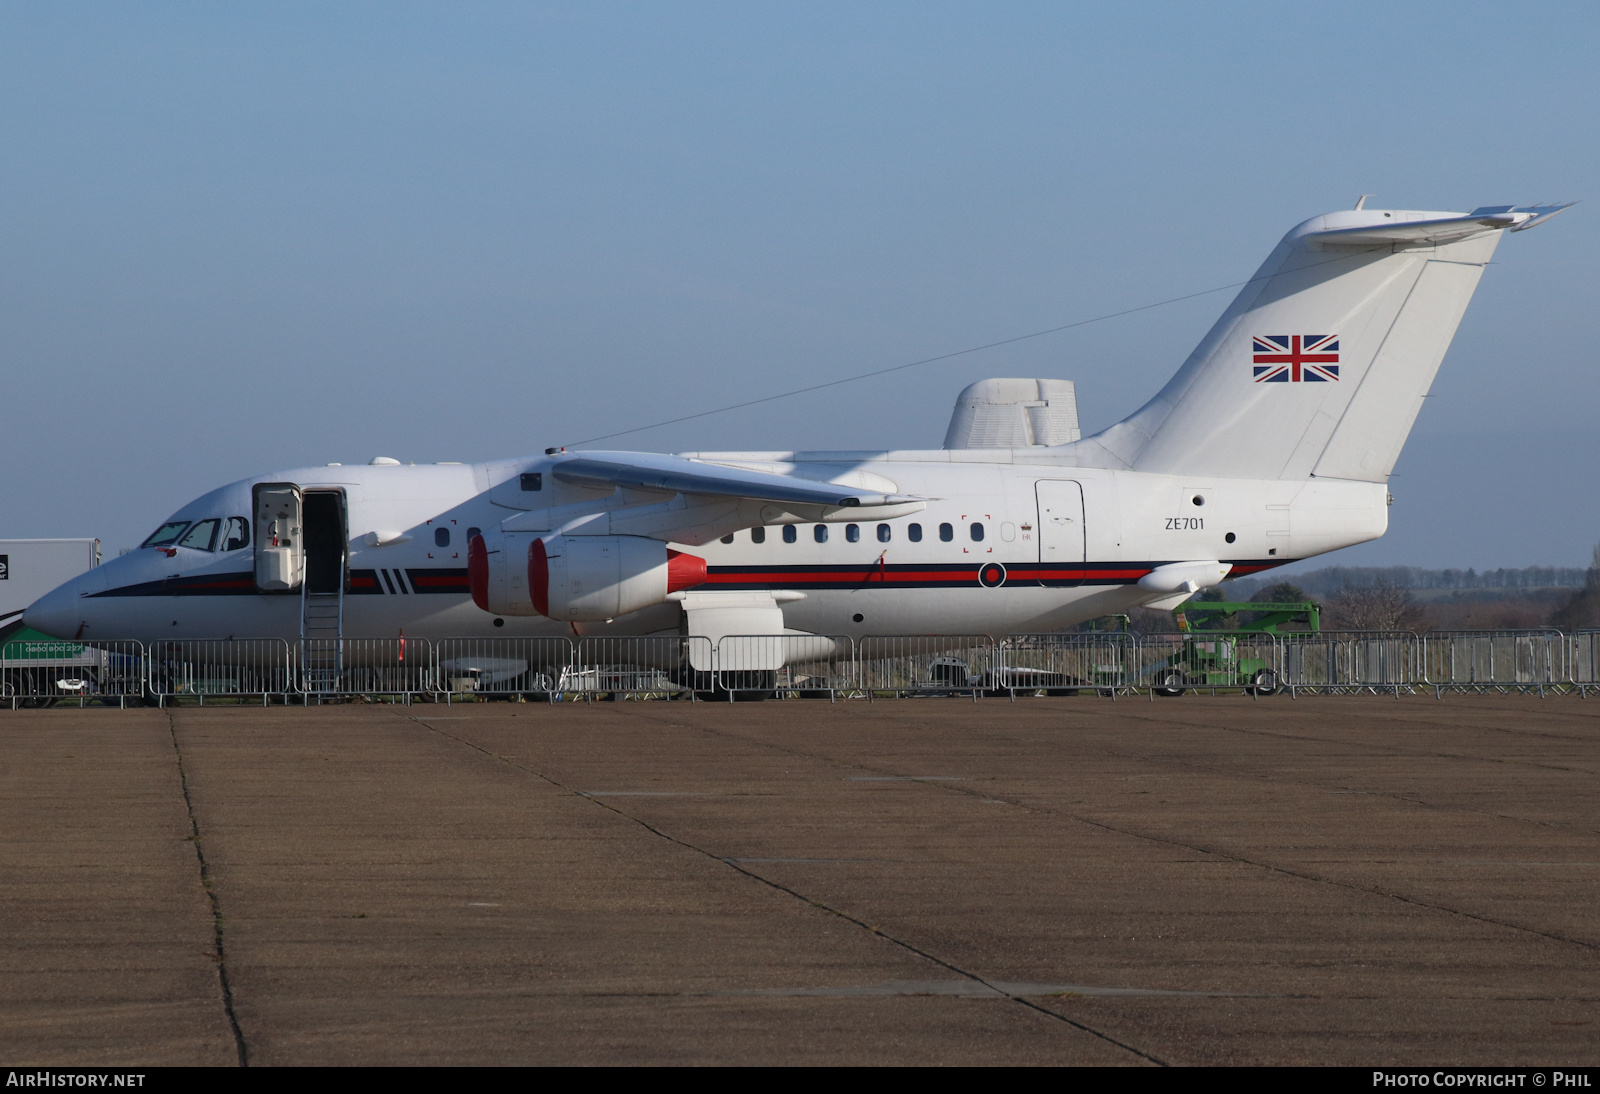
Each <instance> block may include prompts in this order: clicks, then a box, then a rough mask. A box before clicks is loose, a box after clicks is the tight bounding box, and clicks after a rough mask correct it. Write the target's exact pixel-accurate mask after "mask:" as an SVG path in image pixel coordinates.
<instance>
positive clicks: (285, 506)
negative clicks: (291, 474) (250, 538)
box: [253, 482, 306, 593]
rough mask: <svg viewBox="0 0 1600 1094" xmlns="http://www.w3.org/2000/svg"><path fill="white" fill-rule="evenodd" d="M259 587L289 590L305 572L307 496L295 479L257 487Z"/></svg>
mask: <svg viewBox="0 0 1600 1094" xmlns="http://www.w3.org/2000/svg"><path fill="white" fill-rule="evenodd" d="M254 493H255V513H254V517H253V519H254V521H255V544H256V591H257V592H262V593H288V592H293V591H294V590H296V589H298V588H299V587H300V583H301V581H302V580H303V579H304V576H305V557H306V551H305V539H304V536H303V535H302V529H303V527H304V524H305V499H304V498H303V497H302V496H301V493H300V488H299V487H298V486H296V485H294V483H292V482H263V483H257V484H256V488H255V491H254Z"/></svg>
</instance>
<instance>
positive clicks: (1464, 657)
mask: <svg viewBox="0 0 1600 1094" xmlns="http://www.w3.org/2000/svg"><path fill="white" fill-rule="evenodd" d="M1573 637H1574V638H1576V637H1577V636H1576V635H1574V636H1573ZM1422 646H1423V668H1424V672H1423V677H1422V681H1423V682H1424V683H1425V684H1427V685H1428V686H1429V687H1432V688H1433V689H1434V691H1435V693H1436V694H1443V693H1444V692H1446V691H1539V692H1541V693H1542V692H1543V691H1544V690H1545V689H1547V688H1553V687H1561V686H1563V685H1565V684H1567V683H1569V682H1571V683H1576V682H1577V681H1576V678H1575V676H1574V675H1573V673H1572V672H1571V671H1569V661H1568V646H1567V636H1566V635H1564V634H1562V633H1561V632H1560V631H1557V630H1536V631H1535V630H1529V631H1442V632H1441V631H1430V632H1429V633H1428V634H1426V635H1424V636H1423V639H1422ZM1574 660H1575V659H1574Z"/></svg>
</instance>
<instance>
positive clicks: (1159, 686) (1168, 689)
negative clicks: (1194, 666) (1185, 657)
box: [1152, 669, 1189, 699]
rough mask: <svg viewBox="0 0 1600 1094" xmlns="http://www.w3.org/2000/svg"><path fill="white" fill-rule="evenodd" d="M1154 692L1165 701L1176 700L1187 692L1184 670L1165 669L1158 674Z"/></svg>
mask: <svg viewBox="0 0 1600 1094" xmlns="http://www.w3.org/2000/svg"><path fill="white" fill-rule="evenodd" d="M1152 690H1153V691H1154V692H1155V693H1156V694H1157V695H1159V696H1161V697H1162V698H1163V699H1176V698H1177V697H1178V696H1180V695H1182V694H1183V693H1184V692H1185V691H1187V690H1189V689H1188V688H1187V687H1185V686H1184V680H1183V670H1182V669H1163V670H1162V671H1160V672H1158V673H1157V674H1156V682H1155V685H1154V687H1153V688H1152Z"/></svg>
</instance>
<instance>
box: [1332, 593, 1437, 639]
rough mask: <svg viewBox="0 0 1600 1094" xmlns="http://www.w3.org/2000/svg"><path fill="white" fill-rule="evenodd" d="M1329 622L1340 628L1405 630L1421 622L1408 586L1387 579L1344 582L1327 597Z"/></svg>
mask: <svg viewBox="0 0 1600 1094" xmlns="http://www.w3.org/2000/svg"><path fill="white" fill-rule="evenodd" d="M1328 617H1329V620H1328V621H1329V623H1331V624H1332V628H1331V629H1334V630H1342V631H1409V630H1415V629H1417V627H1419V626H1421V624H1422V609H1421V608H1420V607H1418V606H1417V603H1416V601H1414V600H1412V599H1411V590H1409V589H1406V588H1403V587H1402V586H1399V585H1395V584H1392V583H1391V582H1388V581H1375V582H1373V583H1372V584H1371V585H1360V586H1355V587H1351V586H1346V587H1345V588H1343V589H1341V590H1339V592H1337V593H1336V594H1334V595H1333V596H1332V597H1331V598H1329V600H1328Z"/></svg>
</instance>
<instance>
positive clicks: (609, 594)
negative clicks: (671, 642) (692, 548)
mask: <svg viewBox="0 0 1600 1094" xmlns="http://www.w3.org/2000/svg"><path fill="white" fill-rule="evenodd" d="M469 562H470V556H469ZM705 579H706V560H705V559H703V558H700V557H699V556H698V555H688V554H684V553H682V552H681V551H670V550H668V549H667V545H666V544H665V543H662V542H661V541H659V540H654V539H645V538H644V537H643V536H546V537H544V538H542V539H536V540H534V541H533V544H532V546H531V547H530V548H529V550H528V588H529V591H530V592H531V594H532V596H531V601H532V605H533V608H534V610H535V611H537V612H538V613H539V614H540V615H547V616H549V617H550V618H551V619H565V620H573V621H579V620H603V619H615V618H616V617H617V616H619V615H627V614H629V613H630V612H636V611H640V610H642V609H644V608H649V607H653V606H654V605H656V604H662V603H665V602H666V599H667V594H668V593H675V592H677V591H679V590H680V589H692V588H694V587H695V586H696V585H699V584H702V583H703V582H704V581H705Z"/></svg>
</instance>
